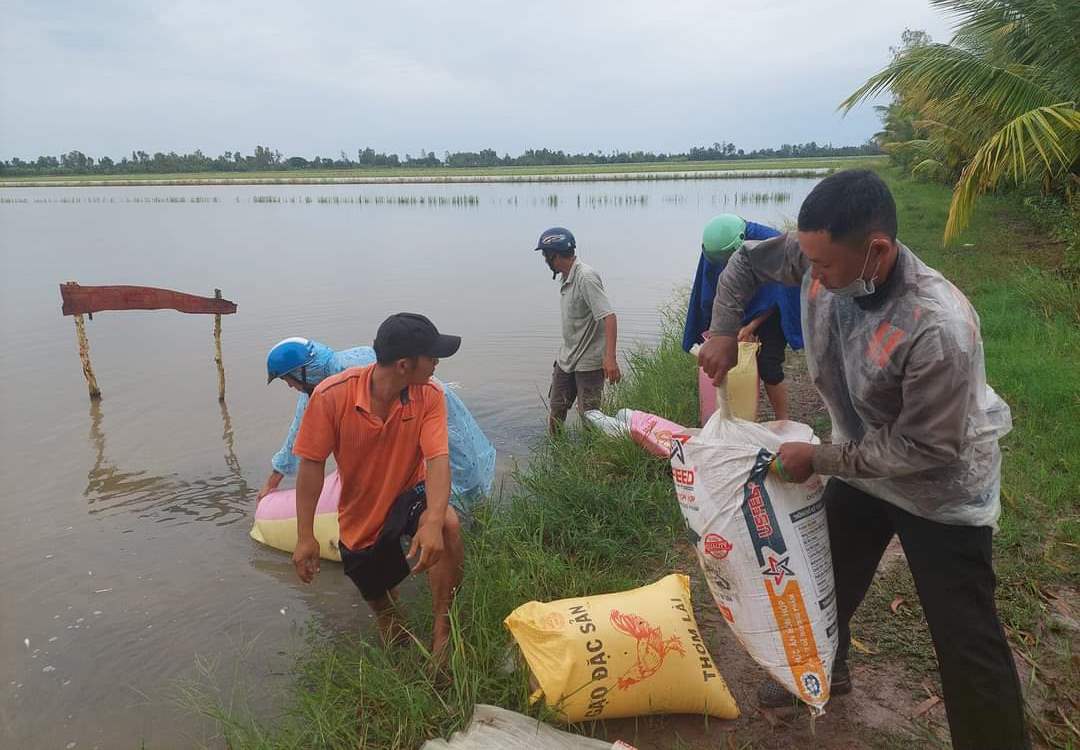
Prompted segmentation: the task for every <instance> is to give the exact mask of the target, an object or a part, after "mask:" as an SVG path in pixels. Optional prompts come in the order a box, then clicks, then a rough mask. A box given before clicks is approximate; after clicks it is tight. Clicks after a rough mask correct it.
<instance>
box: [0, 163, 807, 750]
mask: <svg viewBox="0 0 1080 750" xmlns="http://www.w3.org/2000/svg"><path fill="white" fill-rule="evenodd" d="M814 183H815V180H814V179H787V178H747V179H741V180H735V179H723V180H694V181H686V182H663V181H651V182H619V183H602V184H590V183H576V182H575V183H565V184H542V183H537V184H516V183H500V184H469V185H460V184H456V185H394V186H392V187H391V186H387V185H341V186H328V185H317V186H285V185H273V186H266V185H260V186H224V187H206V186H196V187H175V188H173V187H161V186H152V187H111V188H40V189H9V190H3V191H0V259H2V274H0V300H2V302H0V304H2V310H0V312H2V315H0V321H2V322H0V327H2V333H3V342H4V344H3V346H2V347H0V371H2V372H3V373H4V385H3V386H2V388H0V408H2V409H3V412H2V413H3V417H2V423H0V424H2V427H0V456H2V458H0V471H2V478H3V485H2V486H3V490H2V492H3V502H2V503H0V545H2V546H3V549H4V550H5V560H4V564H3V565H2V566H0V745H2V746H4V747H35V748H36V747H43V748H44V747H78V748H92V747H95V746H97V747H100V748H116V747H139V745H140V742H142V741H145V742H146V744H147V746H149V747H154V748H162V747H189V746H191V745H192V744H194V743H195V742H197V741H200V740H202V738H203V736H204V735H203V732H204V731H205V730H206V728H205V727H202V726H200V725H199V723H198V722H197V721H195V720H193V718H192V716H191V715H190V714H189V713H187V712H185V711H184V710H183V709H182V708H180V707H178V706H177V705H175V703H174V701H173V698H174V697H175V695H176V693H177V685H178V683H179V681H181V680H184V679H191V678H197V676H198V673H197V670H196V663H197V660H205V661H208V662H211V663H217V664H219V665H222V667H223V670H224V671H225V672H229V671H233V670H235V669H239V670H240V671H241V673H243V674H244V675H246V676H248V677H253V678H254V682H255V683H257V684H259V685H261V686H262V688H263V689H266V690H269V691H273V690H274V689H275V688H276V687H278V686H283V685H285V684H287V682H286V681H287V680H288V667H289V664H290V655H291V654H292V653H294V652H295V649H296V648H298V647H301V646H302V643H303V640H302V634H303V629H304V627H305V626H306V624H307V622H308V621H309V619H310V618H311V617H312V616H314V617H315V618H316V619H317V621H318V622H319V623H320V625H321V626H322V627H327V628H339V629H344V628H355V627H362V626H364V623H366V621H367V611H366V610H365V609H364V608H363V607H362V606H361V604H360V600H359V596H358V594H357V593H356V591H355V589H354V588H353V587H352V584H351V583H349V582H348V581H347V580H346V579H345V578H344V577H343V576H340V575H337V574H336V570H335V568H334V567H333V566H331V567H330V568H327V569H325V570H324V574H323V575H322V576H320V577H319V578H318V580H317V583H316V584H315V585H313V586H310V587H305V586H302V585H300V584H299V582H298V581H297V580H296V578H295V575H294V574H293V570H292V565H291V564H290V562H289V559H288V557H287V556H286V555H284V554H282V553H278V552H275V551H272V550H268V549H265V548H261V547H259V546H258V545H256V544H255V543H254V542H252V541H251V540H250V539H249V538H248V536H247V534H248V530H249V528H250V519H251V514H252V512H253V509H254V502H255V493H256V492H257V490H258V488H259V487H260V486H261V484H262V482H263V480H264V479H265V477H266V474H267V473H268V471H269V461H270V457H271V455H272V454H273V453H274V451H276V450H277V448H278V447H279V446H280V443H281V440H282V439H283V437H284V435H285V432H286V430H287V428H288V424H289V420H290V418H291V415H292V410H293V405H294V403H295V399H294V395H295V394H293V393H292V392H291V391H289V390H288V389H286V388H285V387H283V386H281V385H280V384H275V385H273V386H269V387H268V386H266V384H265V370H264V361H265V360H264V358H265V353H266V350H267V349H268V348H269V346H270V345H272V344H273V343H274V342H276V341H278V340H279V339H282V338H284V337H286V336H291V335H300V336H308V337H311V338H315V339H317V340H319V341H322V342H324V343H326V344H328V345H330V346H333V347H336V348H345V347H350V346H357V345H362V344H370V342H371V340H372V338H373V336H374V333H375V329H376V327H377V326H378V323H379V322H380V321H381V320H382V319H383V318H384V317H385V316H386V315H387V314H389V313H392V312H398V311H405V310H408V311H418V312H423V313H425V314H427V315H428V316H430V317H431V318H432V319H433V320H434V321H435V323H436V324H437V325H438V326H439V327H440V328H441V329H443V330H444V331H446V332H450V333H457V334H460V335H461V336H462V337H463V345H462V348H461V351H460V353H459V354H458V355H456V356H455V357H453V358H451V359H447V360H445V361H443V362H442V363H441V364H440V366H439V371H438V375H439V376H440V377H441V378H442V379H443V380H445V381H448V382H452V383H454V384H456V387H457V388H458V393H459V394H460V396H461V397H462V399H463V400H464V401H465V403H466V404H467V405H468V406H469V407H470V409H471V410H472V412H473V413H474V415H475V416H476V417H477V419H478V421H479V422H480V424H481V426H482V427H483V428H484V430H485V431H486V432H487V434H488V436H489V437H490V438H491V439H492V440H493V442H494V443H495V444H496V447H497V448H498V450H499V454H500V465H501V466H503V467H508V466H511V465H512V463H513V461H514V459H515V458H519V457H521V456H523V455H525V454H526V453H527V450H528V446H529V445H530V443H531V441H533V440H535V439H536V438H537V437H538V436H539V435H540V434H542V432H543V429H544V424H545V419H544V404H543V396H546V392H547V385H548V377H549V375H550V370H551V362H552V360H553V358H554V355H555V351H556V348H557V345H558V337H559V321H558V315H559V313H558V284H557V283H556V282H553V281H552V280H551V274H550V273H549V272H548V271H547V270H546V267H545V266H544V265H543V263H542V261H541V259H540V257H539V255H538V254H537V253H534V252H532V248H533V247H534V246H535V245H534V243H535V241H536V238H537V236H538V235H539V233H540V231H541V230H543V229H544V228H546V227H548V226H551V225H562V226H566V227H569V228H570V229H571V230H572V231H573V232H574V233H575V234H576V235H577V239H578V244H579V254H580V257H581V258H582V259H583V260H585V261H586V262H587V263H589V264H591V265H593V266H594V267H595V268H597V269H598V270H599V271H600V273H601V275H602V277H603V279H604V282H605V285H606V287H607V290H608V293H609V295H610V297H611V299H612V302H613V304H614V306H615V309H616V312H617V314H618V316H619V332H620V349H624V350H625V349H626V348H627V347H630V346H635V345H647V344H648V343H649V342H650V341H652V340H653V339H654V338H655V336H656V334H657V332H658V327H659V315H658V308H659V307H660V306H662V305H664V304H665V303H667V302H668V301H669V300H670V299H671V298H672V296H673V294H674V293H675V290H676V289H678V288H679V287H681V286H684V285H687V284H688V283H689V281H690V279H691V278H692V275H693V272H694V268H695V266H696V263H697V257H698V251H699V245H700V232H701V228H702V226H703V225H704V223H705V222H706V221H707V220H708V218H710V217H711V216H712V215H714V214H716V213H719V212H722V211H731V212H738V213H740V214H741V215H743V216H745V217H746V218H749V219H753V220H755V221H761V222H765V223H771V224H774V225H778V224H782V223H786V222H790V221H791V220H793V218H794V216H795V213H796V212H797V209H798V206H799V204H800V202H801V201H802V199H803V197H804V196H805V195H806V193H807V192H808V191H809V190H810V188H811V187H812V186H813V185H814ZM72 280H74V281H78V282H80V283H82V284H145V285H152V286H162V287H167V288H171V289H177V290H180V291H186V292H191V293H194V294H203V295H212V294H213V290H214V289H215V288H220V289H221V290H222V292H223V294H224V296H225V297H226V298H228V299H230V300H233V301H235V302H236V303H237V304H238V305H239V309H238V312H237V314H235V315H230V316H226V317H225V318H224V321H223V327H224V339H223V341H224V363H225V371H226V377H227V383H228V385H227V388H228V392H227V393H228V395H227V401H226V404H225V405H221V404H219V403H218V401H217V372H216V369H215V366H214V363H213V338H212V333H211V329H212V322H213V321H212V318H211V317H209V316H192V315H182V314H179V313H175V312H165V311H162V312H124V313H100V314H97V315H95V316H94V319H93V321H89V322H88V323H87V332H88V336H89V341H90V351H91V356H92V359H93V363H94V366H95V369H96V372H97V378H98V382H99V384H100V386H101V389H102V392H103V395H104V398H103V400H102V401H101V402H100V403H96V404H91V403H89V401H88V399H87V394H86V386H85V383H84V381H83V377H82V372H81V369H80V366H79V358H78V353H77V348H76V342H75V332H74V326H73V323H72V320H71V318H65V317H63V316H62V315H61V313H60V298H59V291H58V284H60V283H62V282H65V281H72ZM70 743H76V744H74V745H71V744H70Z"/></svg>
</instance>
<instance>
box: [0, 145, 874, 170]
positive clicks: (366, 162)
mask: <svg viewBox="0 0 1080 750" xmlns="http://www.w3.org/2000/svg"><path fill="white" fill-rule="evenodd" d="M881 153H883V152H882V150H881V148H880V146H879V145H878V144H877V143H876V142H875V141H868V142H866V143H864V144H861V145H858V146H833V145H832V144H831V143H827V144H818V143H816V142H814V141H810V142H808V143H795V144H791V143H785V144H783V145H782V146H780V147H779V148H762V149H754V150H751V151H744V150H743V149H741V148H737V147H736V146H735V144H733V143H728V142H726V141H719V142H715V143H713V144H712V145H711V146H693V147H691V148H690V149H689V150H688V151H687V152H685V153H672V154H668V153H655V152H652V151H611V152H608V153H604V152H601V151H591V152H580V153H567V152H565V151H562V150H552V149H548V148H540V149H526V150H525V151H524V153H522V154H520V155H518V156H510V155H509V154H506V153H504V154H503V155H502V156H499V154H498V153H496V151H495V150H494V149H490V148H486V149H482V150H480V151H454V152H450V151H447V152H444V154H443V156H442V158H440V157H439V156H438V155H437V154H435V152H434V151H427V150H424V149H421V151H420V155H419V156H413V155H411V154H405V156H404V158H402V157H400V156H398V155H397V154H388V153H384V152H381V151H375V150H374V149H372V148H363V149H360V150H358V151H357V153H356V155H355V157H353V156H350V155H349V154H347V153H346V152H345V151H342V152H341V153H340V154H339V155H338V158H336V159H332V158H328V157H324V156H314V157H312V158H310V159H309V158H306V157H303V156H288V157H286V156H284V155H283V154H282V153H281V152H280V151H278V150H275V149H272V148H269V147H267V146H256V147H255V151H254V153H252V154H243V153H242V152H241V151H239V150H236V151H226V152H225V153H223V154H221V155H220V156H217V157H211V156H207V155H206V154H204V153H203V152H202V151H201V150H199V149H196V150H195V151H194V152H192V153H189V154H178V153H176V152H175V151H170V152H168V153H163V152H160V151H159V152H157V153H154V154H149V153H147V152H146V151H132V152H131V155H130V156H124V157H122V158H120V159H113V158H111V157H109V156H102V157H99V158H94V157H92V156H87V155H86V154H84V153H83V152H81V151H69V152H68V153H66V154H61V155H60V156H39V157H37V158H36V159H34V160H23V159H21V158H19V157H12V158H11V159H9V160H7V161H0V175H5V176H16V175H95V174H143V173H158V174H173V173H189V172H258V171H268V170H304V169H320V170H325V169H363V168H380V167H383V168H386V167H391V168H392V167H406V168H410V167H425V168H431V167H535V166H560V165H578V164H641V163H646V162H678V161H686V162H697V161H729V160H731V161H735V160H740V159H782V158H794V157H834V156H863V155H876V154H881Z"/></svg>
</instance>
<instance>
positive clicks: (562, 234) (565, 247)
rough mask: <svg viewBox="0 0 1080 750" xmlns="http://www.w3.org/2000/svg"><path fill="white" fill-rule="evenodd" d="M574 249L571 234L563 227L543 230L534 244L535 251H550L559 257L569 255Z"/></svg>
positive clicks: (574, 242) (575, 243)
mask: <svg viewBox="0 0 1080 750" xmlns="http://www.w3.org/2000/svg"><path fill="white" fill-rule="evenodd" d="M576 247H577V242H576V241H575V240H574V234H573V232H571V231H570V230H569V229H567V228H565V227H552V228H551V229H545V230H544V231H543V233H542V234H541V235H540V239H539V240H537V242H536V249H537V250H550V251H552V252H556V253H559V254H560V255H571V254H573V252H574V248H576Z"/></svg>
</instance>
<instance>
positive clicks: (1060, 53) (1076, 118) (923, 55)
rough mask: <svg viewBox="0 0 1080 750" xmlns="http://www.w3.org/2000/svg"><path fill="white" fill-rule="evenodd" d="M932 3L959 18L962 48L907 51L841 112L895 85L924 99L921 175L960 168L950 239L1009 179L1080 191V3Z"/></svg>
mask: <svg viewBox="0 0 1080 750" xmlns="http://www.w3.org/2000/svg"><path fill="white" fill-rule="evenodd" d="M931 3H932V4H933V5H935V6H937V7H938V8H941V9H943V10H945V11H946V12H948V13H949V14H951V15H953V16H955V17H956V27H955V29H956V30H955V34H954V36H953V39H952V43H951V44H925V45H919V46H914V47H912V48H910V49H907V50H904V51H902V52H901V53H900V54H898V55H896V56H895V58H894V60H893V62H892V63H890V64H889V65H888V66H887V67H886V68H885V69H884V70H882V71H881V72H879V73H877V74H876V75H874V76H873V77H871V78H870V79H869V80H868V81H867V82H866V83H864V84H863V85H862V86H861V87H860V88H859V89H858V90H857V91H855V93H853V94H852V95H851V96H849V97H848V98H847V99H846V100H844V102H842V103H841V105H840V108H841V109H842V110H844V111H845V112H846V111H850V110H851V109H852V108H853V107H854V106H855V105H856V104H858V103H859V102H861V101H863V100H865V99H869V98H872V97H874V96H875V95H877V94H879V93H881V92H883V91H885V90H886V89H891V90H892V91H893V92H894V93H895V94H897V96H898V97H899V98H900V99H901V100H903V101H916V102H919V103H920V116H919V119H917V120H916V121H915V125H916V127H918V128H920V129H922V130H924V131H925V132H926V134H927V137H926V139H924V140H925V143H923V144H921V146H922V148H923V152H922V155H923V157H924V158H923V159H922V160H921V161H919V163H918V164H916V166H915V167H914V169H915V170H919V169H922V170H923V171H933V170H937V169H938V168H940V169H941V173H943V174H948V173H949V172H950V171H951V170H950V169H949V163H948V162H949V161H954V163H957V164H958V165H959V166H960V172H959V178H958V179H957V181H956V186H955V188H954V190H953V198H952V205H951V206H950V208H949V219H948V222H947V224H946V226H945V241H946V242H948V241H950V240H953V239H955V238H956V236H957V234H958V233H959V232H960V230H961V229H963V228H964V227H965V226H966V225H967V223H968V221H969V220H970V218H971V211H972V207H973V206H974V203H975V199H976V197H977V196H978V195H980V194H981V193H984V192H987V191H989V190H992V189H994V188H995V187H996V186H997V185H999V184H1000V183H1001V182H1002V181H1003V180H1005V179H1011V180H1013V181H1015V182H1024V181H1028V180H1039V181H1040V182H1041V183H1042V185H1043V188H1044V189H1053V188H1058V189H1062V190H1064V191H1066V192H1070V191H1073V190H1076V189H1077V188H1078V187H1080V177H1078V169H1080V111H1078V109H1077V105H1078V100H1080V2H1078V0H931ZM958 157H959V160H958V161H957V158H958Z"/></svg>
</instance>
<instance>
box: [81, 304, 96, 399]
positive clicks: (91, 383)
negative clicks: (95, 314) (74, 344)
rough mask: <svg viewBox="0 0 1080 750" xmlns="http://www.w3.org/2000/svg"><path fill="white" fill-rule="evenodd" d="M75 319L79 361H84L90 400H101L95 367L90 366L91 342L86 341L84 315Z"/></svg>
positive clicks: (83, 369)
mask: <svg viewBox="0 0 1080 750" xmlns="http://www.w3.org/2000/svg"><path fill="white" fill-rule="evenodd" d="M74 317H75V338H76V339H77V340H78V342H79V359H81V360H82V372H83V377H85V378H86V387H87V388H89V389H90V400H91V401H97V400H99V399H100V398H101V389H100V388H98V384H97V378H96V377H94V367H93V365H91V364H90V342H89V341H87V340H86V324H85V323H84V322H83V316H82V315H76V316H74Z"/></svg>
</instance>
